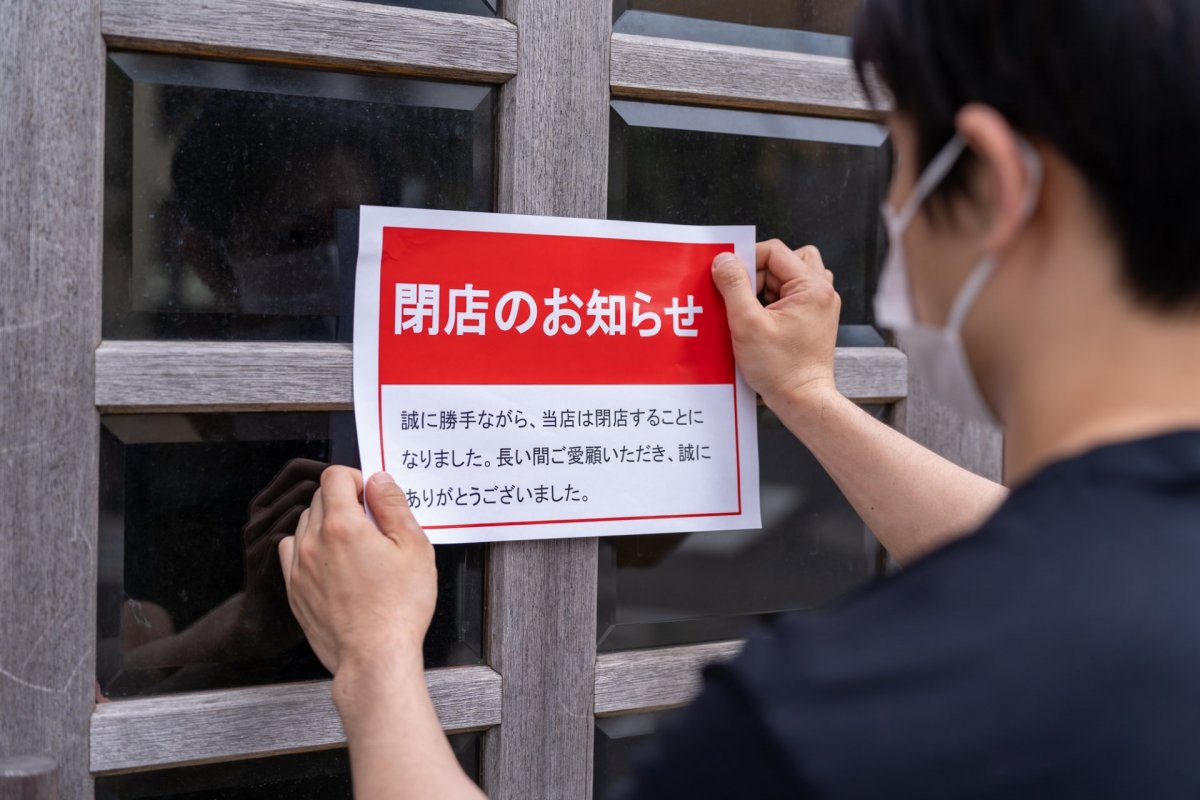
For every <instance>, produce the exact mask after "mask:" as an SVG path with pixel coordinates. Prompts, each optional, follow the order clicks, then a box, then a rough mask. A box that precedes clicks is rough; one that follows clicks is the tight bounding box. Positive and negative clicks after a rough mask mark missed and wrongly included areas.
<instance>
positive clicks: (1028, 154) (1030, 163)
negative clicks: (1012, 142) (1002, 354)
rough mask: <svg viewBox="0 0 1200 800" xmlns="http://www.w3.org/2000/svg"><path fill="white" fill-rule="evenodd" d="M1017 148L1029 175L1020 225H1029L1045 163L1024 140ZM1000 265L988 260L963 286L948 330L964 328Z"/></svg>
mask: <svg viewBox="0 0 1200 800" xmlns="http://www.w3.org/2000/svg"><path fill="white" fill-rule="evenodd" d="M1017 147H1018V149H1020V151H1021V158H1022V159H1023V160H1024V161H1025V169H1026V170H1027V171H1028V173H1029V189H1028V191H1027V192H1026V193H1025V200H1024V201H1023V202H1022V204H1021V222H1022V223H1024V222H1028V221H1029V218H1030V217H1032V216H1033V210H1034V209H1035V208H1037V202H1038V197H1039V196H1040V195H1041V191H1042V174H1043V171H1042V159H1041V158H1040V157H1039V156H1038V154H1037V151H1036V150H1034V149H1033V146H1032V145H1030V144H1029V142H1027V141H1026V140H1025V139H1024V138H1022V137H1021V136H1018V137H1017ZM998 264H999V261H998V260H997V258H996V257H995V256H989V257H988V259H987V260H986V261H985V262H983V264H981V265H980V267H979V269H977V270H975V272H974V273H972V274H971V276H970V277H968V278H967V282H966V283H965V284H963V287H962V289H960V290H959V292H958V297H957V298H956V299H955V301H954V307H953V308H951V309H950V316H949V318H948V319H947V320H946V329H947V330H954V331H957V330H959V329H960V328H961V326H962V324H963V322H965V321H966V316H967V312H968V311H970V309H971V307H972V306H973V305H974V304H975V299H976V298H977V297H979V293H980V292H981V291H983V287H984V285H985V284H986V283H987V282H988V279H989V278H991V277H992V274H993V273H994V272H995V271H996V267H997V265H998Z"/></svg>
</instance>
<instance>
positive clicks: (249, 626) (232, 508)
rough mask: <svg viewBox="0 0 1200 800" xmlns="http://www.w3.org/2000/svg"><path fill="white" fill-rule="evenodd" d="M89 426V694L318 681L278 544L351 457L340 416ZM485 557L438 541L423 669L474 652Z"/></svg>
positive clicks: (106, 420)
mask: <svg viewBox="0 0 1200 800" xmlns="http://www.w3.org/2000/svg"><path fill="white" fill-rule="evenodd" d="M100 436H101V441H100V450H101V456H100V513H101V522H100V556H99V561H100V573H99V586H100V589H99V592H100V593H99V598H98V620H97V623H98V630H97V635H98V637H99V643H98V653H97V680H98V681H99V684H100V687H101V690H102V691H103V692H104V693H105V694H106V695H107V696H109V697H128V696H132V695H138V694H149V693H164V692H176V691H192V690H197V689H212V688H221V687H229V686H245V685H252V684H262V683H277V682H280V681H290V680H307V679H312V678H321V677H328V674H327V673H326V672H325V670H324V669H323V668H322V667H321V665H320V663H319V662H318V661H317V659H316V657H315V656H314V655H313V653H312V651H311V650H310V649H309V648H308V645H307V643H306V642H305V640H304V637H303V634H302V633H301V631H300V629H299V627H298V626H297V624H296V623H295V621H294V620H293V618H292V614H291V611H290V609H289V608H288V604H287V597H286V595H285V593H284V588H283V576H282V573H281V572H280V570H279V559H278V555H277V552H276V542H277V540H278V538H280V537H281V536H283V535H286V534H289V533H291V532H293V530H294V528H295V523H296V519H297V518H298V516H299V513H300V511H301V510H303V508H305V507H306V506H307V505H308V502H309V501H310V499H311V497H312V493H313V491H315V489H316V483H315V480H316V479H317V478H318V477H319V474H320V470H321V469H322V467H323V465H324V464H326V463H335V464H350V465H357V463H358V452H357V444H356V435H355V428H354V417H353V415H352V414H351V413H349V412H345V413H295V414H284V413H274V414H147V415H130V416H120V415H111V416H105V417H103V418H102V425H101V433H100ZM295 459H304V460H303V461H295ZM260 493H261V494H260ZM256 498H257V499H256ZM252 503H253V505H252ZM483 552H484V551H483V548H482V547H481V546H454V547H439V548H438V551H437V562H438V573H439V577H438V581H439V586H438V589H439V596H438V606H437V612H436V616H435V618H434V621H433V626H432V628H431V630H430V635H429V638H428V640H427V642H426V648H425V662H426V665H427V666H430V667H440V666H450V665H460V664H478V663H482V662H481V658H480V653H481V652H482V625H483Z"/></svg>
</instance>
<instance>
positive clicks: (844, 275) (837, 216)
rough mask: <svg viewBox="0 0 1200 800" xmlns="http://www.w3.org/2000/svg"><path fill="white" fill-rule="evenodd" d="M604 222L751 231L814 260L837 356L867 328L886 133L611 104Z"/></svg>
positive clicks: (880, 246)
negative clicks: (821, 269) (830, 289)
mask: <svg viewBox="0 0 1200 800" xmlns="http://www.w3.org/2000/svg"><path fill="white" fill-rule="evenodd" d="M611 121H612V137H611V140H610V148H611V153H610V155H611V158H610V162H609V164H610V166H609V194H608V197H609V208H608V210H609V216H610V217H611V218H613V219H628V220H637V221H644V222H673V223H681V224H700V225H704V224H709V225H756V226H757V228H758V238H759V239H760V240H765V239H771V238H779V239H782V240H783V241H785V242H787V243H788V244H790V245H791V246H793V247H801V246H803V245H806V244H812V245H816V246H817V247H819V248H820V249H821V253H822V255H823V256H824V258H825V263H826V265H827V266H828V267H829V268H830V269H831V270H833V272H834V273H835V275H836V276H837V278H836V285H837V288H838V291H839V292H840V293H841V295H842V324H843V330H842V341H841V342H840V343H841V344H842V345H854V344H867V345H881V344H883V340H882V339H881V338H880V336H879V335H878V334H877V333H876V332H875V331H874V329H873V328H871V327H869V326H870V325H871V323H872V321H873V316H874V315H873V312H872V309H871V302H870V300H871V298H872V297H873V296H874V292H875V284H876V280H877V278H878V273H879V268H880V266H881V265H882V262H883V256H884V255H885V254H886V252H887V234H886V231H885V230H884V228H883V223H882V220H881V217H880V214H879V206H880V203H882V202H883V199H884V197H885V196H886V194H887V186H888V180H889V176H890V169H891V149H890V146H889V145H888V140H887V129H886V128H885V127H883V126H880V125H875V124H872V123H868V122H856V121H849V120H834V119H818V118H814V117H795V116H788V115H784V114H763V113H757V112H749V111H727V110H723V109H710V108H692V107H687V106H673V105H659V104H653V103H639V102H630V101H614V102H613V103H612V118H611Z"/></svg>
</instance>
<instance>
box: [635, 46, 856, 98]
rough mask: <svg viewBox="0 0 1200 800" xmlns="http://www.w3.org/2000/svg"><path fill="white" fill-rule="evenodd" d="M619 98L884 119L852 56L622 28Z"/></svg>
mask: <svg viewBox="0 0 1200 800" xmlns="http://www.w3.org/2000/svg"><path fill="white" fill-rule="evenodd" d="M612 91H613V96H614V97H622V98H628V99H636V100H658V101H665V102H676V103H693V104H700V105H713V106H725V107H729V108H745V109H758V110H765V111H783V112H790V113H803V114H817V115H820V116H830V117H847V118H854V119H877V118H878V117H879V114H878V112H876V111H875V110H873V109H872V108H871V105H870V103H868V101H867V98H866V96H865V95H864V94H863V92H862V90H861V89H860V87H859V85H858V79H857V77H856V76H855V74H854V68H853V65H852V64H851V62H850V61H849V60H848V59H844V58H831V57H829V56H813V55H805V54H803V53H788V52H783V51H774V50H757V49H751V48H747V47H734V46H731V45H723V44H709V43H706V42H687V41H681V40H677V39H661V38H657V37H653V36H639V35H635V34H627V33H618V34H614V35H613V38H612Z"/></svg>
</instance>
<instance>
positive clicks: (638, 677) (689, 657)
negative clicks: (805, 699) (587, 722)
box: [595, 642, 743, 716]
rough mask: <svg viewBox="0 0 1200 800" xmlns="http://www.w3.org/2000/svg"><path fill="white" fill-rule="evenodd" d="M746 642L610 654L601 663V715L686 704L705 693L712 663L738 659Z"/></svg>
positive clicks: (598, 702) (598, 693)
mask: <svg viewBox="0 0 1200 800" xmlns="http://www.w3.org/2000/svg"><path fill="white" fill-rule="evenodd" d="M742 644H743V643H742V642H714V643H712V644H698V645H688V646H686V647H660V648H655V649H652V650H631V651H628V652H623V653H604V654H602V655H601V656H600V657H599V658H598V659H597V660H596V697H595V704H596V715H597V716H612V715H615V714H628V713H634V712H639V713H640V712H646V711H659V710H662V709H665V708H674V707H675V706H681V705H684V704H685V703H687V702H688V701H690V700H691V699H692V698H693V697H695V695H696V692H697V691H699V689H700V672H701V670H702V669H704V667H705V666H706V665H707V664H711V663H713V662H714V661H724V660H726V659H730V658H733V657H734V656H735V655H737V653H738V652H739V651H740V650H741V649H742Z"/></svg>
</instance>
